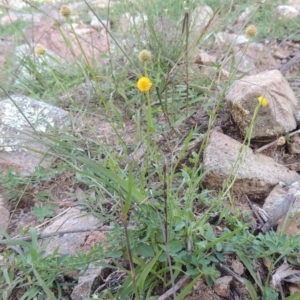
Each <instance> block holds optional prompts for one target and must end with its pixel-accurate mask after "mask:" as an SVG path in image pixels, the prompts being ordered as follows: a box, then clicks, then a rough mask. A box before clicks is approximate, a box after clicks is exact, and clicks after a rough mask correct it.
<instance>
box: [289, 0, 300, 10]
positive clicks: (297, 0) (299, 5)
mask: <svg viewBox="0 0 300 300" xmlns="http://www.w3.org/2000/svg"><path fill="white" fill-rule="evenodd" d="M287 4H288V5H290V6H292V7H294V8H296V9H298V10H299V11H300V0H288V1H287Z"/></svg>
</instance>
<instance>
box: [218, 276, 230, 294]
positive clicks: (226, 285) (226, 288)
mask: <svg viewBox="0 0 300 300" xmlns="http://www.w3.org/2000/svg"><path fill="white" fill-rule="evenodd" d="M232 280H233V278H232V276H223V277H220V278H217V280H216V281H215V283H214V291H215V292H216V293H217V294H218V295H219V296H221V297H226V298H228V297H229V296H230V284H231V282H232Z"/></svg>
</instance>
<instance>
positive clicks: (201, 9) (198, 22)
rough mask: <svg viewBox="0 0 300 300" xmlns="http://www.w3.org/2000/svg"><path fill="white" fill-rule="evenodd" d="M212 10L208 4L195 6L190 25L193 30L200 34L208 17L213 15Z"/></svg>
mask: <svg viewBox="0 0 300 300" xmlns="http://www.w3.org/2000/svg"><path fill="white" fill-rule="evenodd" d="M213 14H214V11H213V10H212V8H211V7H210V6H208V5H201V6H198V7H196V9H195V10H194V11H193V12H192V16H191V18H192V26H193V30H194V31H195V32H197V34H198V35H199V34H200V31H201V30H202V29H203V28H204V27H205V26H206V25H207V24H208V22H209V20H210V18H211V17H212V16H213Z"/></svg>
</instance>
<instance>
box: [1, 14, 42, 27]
mask: <svg viewBox="0 0 300 300" xmlns="http://www.w3.org/2000/svg"><path fill="white" fill-rule="evenodd" d="M42 18H43V14H42V13H36V12H35V13H34V14H31V13H20V12H9V13H8V14H7V15H5V16H3V17H2V18H1V21H0V23H1V25H2V26H7V25H11V24H13V23H15V22H16V21H25V22H29V21H31V22H40V20H41V19H42Z"/></svg>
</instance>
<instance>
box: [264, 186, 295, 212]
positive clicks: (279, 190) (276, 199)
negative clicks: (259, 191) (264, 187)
mask: <svg viewBox="0 0 300 300" xmlns="http://www.w3.org/2000/svg"><path fill="white" fill-rule="evenodd" d="M289 194H291V195H293V196H294V203H293V206H292V210H291V213H292V214H295V213H298V212H300V181H299V180H297V181H295V182H293V183H291V184H288V185H286V186H285V187H284V186H283V185H280V184H279V185H276V187H274V189H273V190H272V191H271V193H270V194H269V196H268V197H267V198H266V200H265V203H264V205H263V209H264V210H265V211H266V212H267V213H269V214H272V213H273V211H275V210H276V208H277V207H278V206H279V205H280V203H281V202H282V201H283V200H284V199H285V198H286V197H287V196H288V195H289Z"/></svg>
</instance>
